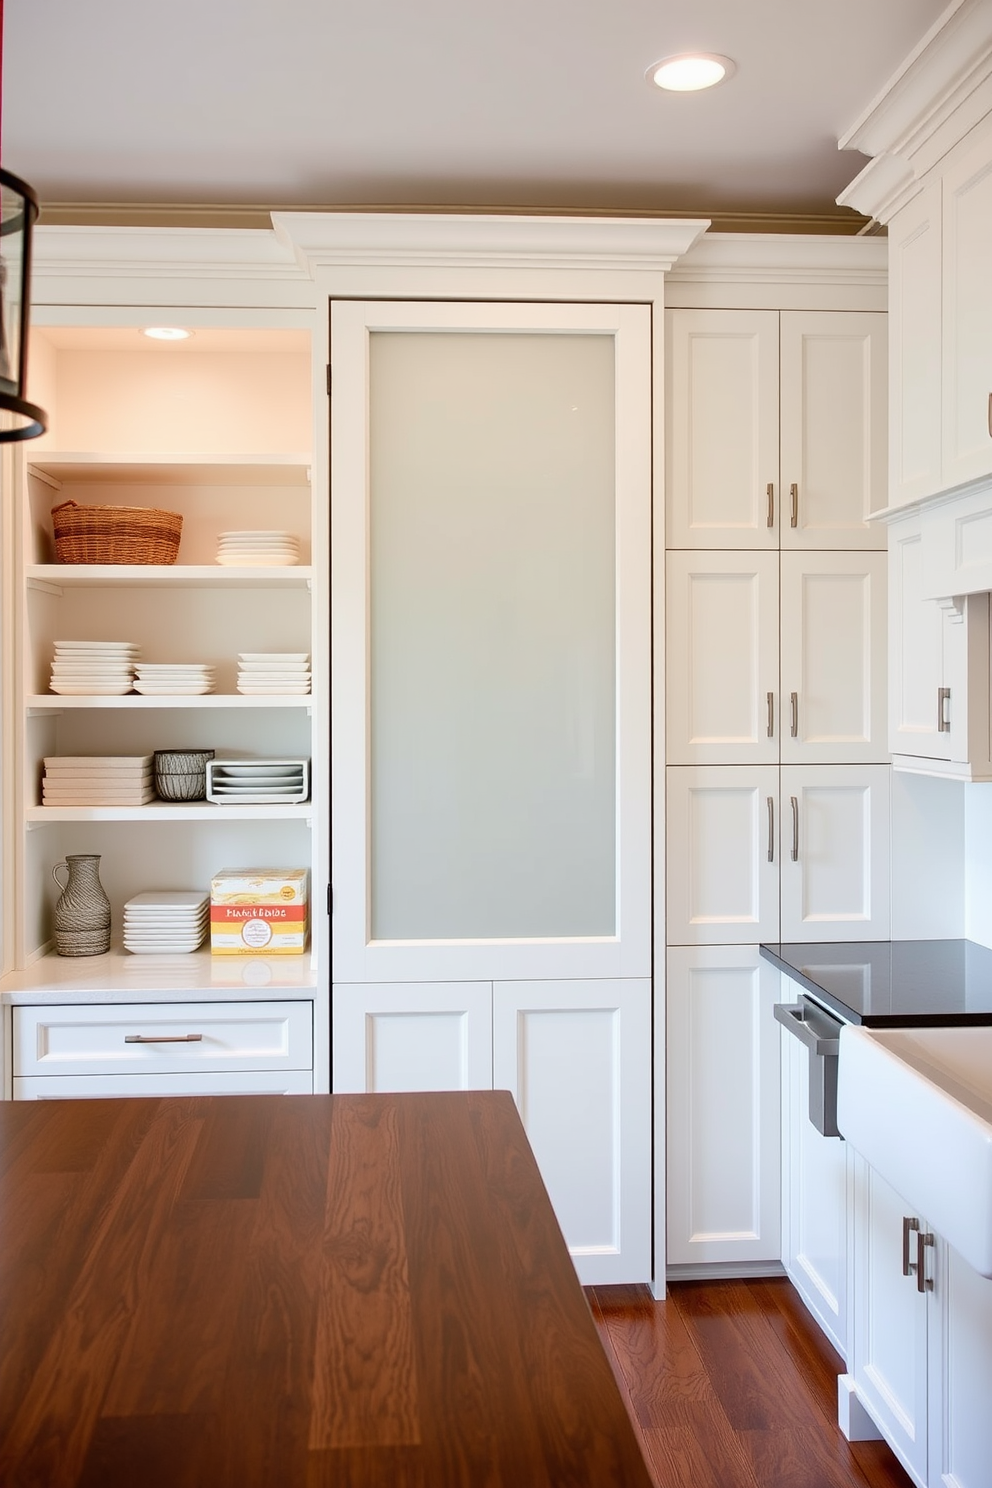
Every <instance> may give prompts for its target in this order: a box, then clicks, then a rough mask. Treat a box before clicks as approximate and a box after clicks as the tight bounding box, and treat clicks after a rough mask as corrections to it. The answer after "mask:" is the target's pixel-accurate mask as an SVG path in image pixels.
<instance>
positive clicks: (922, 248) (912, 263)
mask: <svg viewBox="0 0 992 1488" xmlns="http://www.w3.org/2000/svg"><path fill="white" fill-rule="evenodd" d="M940 196H941V187H940V182H939V181H935V182H932V183H931V184H930V185H929V186H927V187H925V188H924V190H923V191H921V192H920V194H919V195H918V196H916V197H914V198H913V200H912V202H910V204H909V206H907V207H905V208H904V209H903V210H902V211H901V212H899V213H898V214H897V215H896V216H895V217H894V218H893V219H892V221H891V222H890V223H889V349H890V353H891V364H890V369H889V420H890V427H889V460H890V468H889V504H890V505H892V506H902V505H904V504H905V503H907V502H910V501H916V500H918V499H919V498H920V497H921V496H928V495H929V494H930V493H931V492H932V491H936V490H938V489H939V487H940V420H941V414H940V379H941V369H940V362H941V325H940V321H941V294H940V258H941V246H940Z"/></svg>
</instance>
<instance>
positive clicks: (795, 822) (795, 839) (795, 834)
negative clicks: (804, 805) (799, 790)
mask: <svg viewBox="0 0 992 1488" xmlns="http://www.w3.org/2000/svg"><path fill="white" fill-rule="evenodd" d="M789 800H790V801H791V802H792V861H793V862H794V863H798V862H799V802H798V801H797V800H796V798H795V796H790V797H789Z"/></svg>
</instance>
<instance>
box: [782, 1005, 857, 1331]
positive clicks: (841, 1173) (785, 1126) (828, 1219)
mask: <svg viewBox="0 0 992 1488" xmlns="http://www.w3.org/2000/svg"><path fill="white" fill-rule="evenodd" d="M787 985H791V983H790V984H787ZM781 1041H782V1264H783V1266H784V1267H785V1269H786V1271H787V1272H788V1274H789V1279H790V1280H791V1282H792V1284H793V1286H794V1287H795V1288H796V1290H797V1291H798V1293H799V1295H800V1296H801V1297H802V1299H803V1301H804V1303H805V1304H806V1306H807V1308H808V1309H809V1311H810V1312H811V1313H812V1315H813V1317H815V1318H816V1321H817V1322H818V1323H819V1325H820V1327H821V1328H822V1330H823V1332H824V1333H825V1334H826V1336H827V1337H828V1338H829V1339H830V1342H831V1343H832V1344H833V1346H834V1348H835V1349H837V1351H838V1353H839V1354H840V1355H841V1356H842V1357H843V1358H844V1359H846V1358H847V1220H848V1197H847V1185H848V1174H847V1152H848V1148H847V1143H846V1142H844V1141H842V1140H841V1138H840V1137H824V1136H822V1135H821V1133H820V1132H818V1131H817V1129H816V1127H815V1126H814V1125H813V1123H812V1122H811V1121H810V1119H809V1054H808V1052H807V1050H806V1049H805V1048H803V1046H802V1044H800V1042H799V1040H798V1039H797V1038H794V1037H793V1035H792V1034H791V1033H790V1032H789V1031H788V1029H787V1028H783V1029H782V1030H781Z"/></svg>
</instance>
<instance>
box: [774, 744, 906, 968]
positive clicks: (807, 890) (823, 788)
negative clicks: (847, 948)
mask: <svg viewBox="0 0 992 1488" xmlns="http://www.w3.org/2000/svg"><path fill="white" fill-rule="evenodd" d="M889 794H890V792H889V767H888V765H805V766H798V765H788V766H785V765H783V767H782V771H781V779H780V801H781V806H780V821H781V843H782V848H781V863H782V887H781V921H780V931H781V934H780V937H779V938H780V939H781V940H786V941H790V940H791V941H805V940H810V941H817V940H888V938H889V878H890V874H889Z"/></svg>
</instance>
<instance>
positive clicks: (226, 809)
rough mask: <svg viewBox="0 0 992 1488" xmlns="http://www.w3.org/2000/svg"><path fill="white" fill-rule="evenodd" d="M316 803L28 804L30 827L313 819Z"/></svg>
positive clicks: (158, 802)
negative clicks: (113, 823) (237, 804)
mask: <svg viewBox="0 0 992 1488" xmlns="http://www.w3.org/2000/svg"><path fill="white" fill-rule="evenodd" d="M312 816H313V803H312V802H311V801H302V802H299V803H296V802H288V803H287V804H286V805H285V806H277V805H244V806H226V805H225V806H221V805H219V804H218V803H216V802H214V801H186V802H182V801H173V802H170V801H149V803H148V804H147V805H146V806H28V807H27V809H26V810H25V812H24V820H25V821H26V822H27V824H28V826H29V827H30V826H32V825H42V824H49V825H51V824H54V823H55V822H97V821H100V822H116V821H133V822H149V821H170V822H177V821H200V822H202V821H209V822H211V823H220V822H222V821H257V822H265V821H309V820H310V819H311V817H312Z"/></svg>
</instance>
